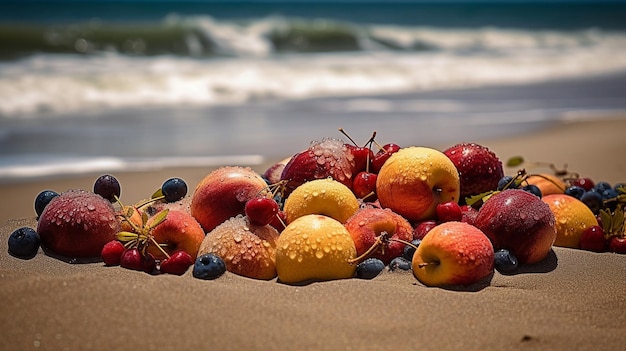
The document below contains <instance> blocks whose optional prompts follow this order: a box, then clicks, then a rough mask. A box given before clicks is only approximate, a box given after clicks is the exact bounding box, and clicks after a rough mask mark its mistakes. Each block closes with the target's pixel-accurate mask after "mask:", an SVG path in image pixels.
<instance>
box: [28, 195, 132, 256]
mask: <svg viewBox="0 0 626 351" xmlns="http://www.w3.org/2000/svg"><path fill="white" fill-rule="evenodd" d="M119 231H120V223H119V221H118V219H117V218H116V217H115V209H114V208H113V206H112V205H111V202H109V201H108V200H106V199H104V198H103V197H102V196H100V195H96V194H94V193H92V192H88V191H84V190H68V191H66V192H64V193H61V194H60V195H59V196H57V197H55V198H54V199H52V201H50V203H49V204H48V205H47V206H46V208H45V209H44V211H43V213H42V214H41V216H39V221H38V224H37V233H38V234H39V236H40V238H41V245H42V246H43V247H44V248H46V249H48V250H50V251H51V252H52V253H54V254H57V255H61V256H65V257H67V258H78V257H81V258H93V257H100V254H101V252H102V248H103V247H104V245H106V244H107V243H108V242H110V241H111V240H114V239H115V235H116V234H117V233H118V232H119Z"/></svg>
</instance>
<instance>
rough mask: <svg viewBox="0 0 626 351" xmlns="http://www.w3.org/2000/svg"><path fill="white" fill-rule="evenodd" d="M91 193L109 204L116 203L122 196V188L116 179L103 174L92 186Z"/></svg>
mask: <svg viewBox="0 0 626 351" xmlns="http://www.w3.org/2000/svg"><path fill="white" fill-rule="evenodd" d="M93 192H94V193H96V194H98V195H100V196H102V197H103V198H105V199H107V200H109V201H111V202H116V201H117V199H118V198H119V197H120V195H121V194H122V188H121V187H120V182H119V181H118V180H117V178H115V177H114V176H112V175H110V174H105V175H102V176H100V177H99V178H98V179H96V181H95V183H94V184H93Z"/></svg>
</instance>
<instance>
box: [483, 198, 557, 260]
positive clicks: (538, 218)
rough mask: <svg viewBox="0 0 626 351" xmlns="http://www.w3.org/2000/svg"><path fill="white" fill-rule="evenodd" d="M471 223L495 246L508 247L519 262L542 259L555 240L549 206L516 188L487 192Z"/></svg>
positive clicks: (552, 218) (553, 221) (554, 228)
mask: <svg viewBox="0 0 626 351" xmlns="http://www.w3.org/2000/svg"><path fill="white" fill-rule="evenodd" d="M475 225H476V227H478V228H479V229H481V230H482V231H483V232H484V233H485V234H486V235H487V236H488V237H489V239H490V240H491V242H492V243H493V246H494V248H495V249H496V250H499V249H507V250H509V251H510V252H511V253H513V254H514V255H515V256H516V257H517V259H518V260H519V263H520V264H525V263H535V262H539V261H541V260H543V259H544V258H545V257H546V256H547V255H548V253H550V250H551V249H552V244H553V243H554V241H555V240H556V223H555V219H554V214H553V213H552V211H551V210H550V206H548V204H546V203H545V202H543V201H541V199H540V198H538V197H537V196H535V195H533V194H531V193H529V192H527V191H524V190H519V189H508V190H504V191H502V192H500V193H497V194H495V195H493V196H491V197H490V198H489V199H488V200H487V201H486V202H485V203H484V204H483V205H482V206H481V208H480V210H478V216H476V220H475Z"/></svg>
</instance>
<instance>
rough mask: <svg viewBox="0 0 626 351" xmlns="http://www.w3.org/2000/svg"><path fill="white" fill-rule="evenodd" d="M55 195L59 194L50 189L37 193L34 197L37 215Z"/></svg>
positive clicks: (39, 214)
mask: <svg viewBox="0 0 626 351" xmlns="http://www.w3.org/2000/svg"><path fill="white" fill-rule="evenodd" d="M57 196H59V194H58V193H57V192H56V191H52V190H44V191H42V192H40V193H39V195H37V197H36V198H35V213H36V214H37V217H39V216H41V214H42V213H43V210H44V209H45V208H46V206H48V204H49V203H50V201H52V199H54V198H55V197H57Z"/></svg>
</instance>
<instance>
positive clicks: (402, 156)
mask: <svg viewBox="0 0 626 351" xmlns="http://www.w3.org/2000/svg"><path fill="white" fill-rule="evenodd" d="M376 193H377V195H378V200H379V202H380V205H381V206H382V207H386V208H390V209H391V210H393V211H394V212H396V213H398V214H400V215H401V216H403V217H404V218H406V219H408V220H409V221H412V222H416V221H420V220H424V219H433V218H435V208H436V207H437V204H439V203H443V202H448V201H455V202H458V201H459V194H460V180H459V173H458V171H457V169H456V167H455V166H454V163H452V161H450V159H449V158H448V157H447V156H446V155H445V154H444V153H442V152H441V151H438V150H435V149H431V148H427V147H418V146H412V147H407V148H403V149H400V150H399V151H398V152H396V153H394V154H393V155H391V157H390V158H389V159H388V160H387V162H385V164H384V165H383V167H382V168H381V169H380V172H379V173H378V179H377V181H376Z"/></svg>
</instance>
